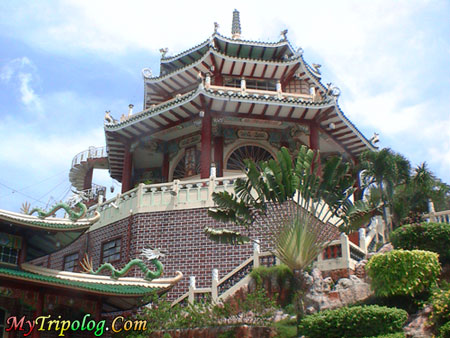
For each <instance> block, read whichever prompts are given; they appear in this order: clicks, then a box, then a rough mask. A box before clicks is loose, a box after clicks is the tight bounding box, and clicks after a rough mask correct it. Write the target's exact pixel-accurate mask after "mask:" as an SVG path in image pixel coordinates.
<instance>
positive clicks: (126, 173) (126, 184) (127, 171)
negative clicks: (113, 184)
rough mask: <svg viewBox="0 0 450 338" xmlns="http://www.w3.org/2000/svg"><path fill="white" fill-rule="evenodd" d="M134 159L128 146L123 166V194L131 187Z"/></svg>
mask: <svg viewBox="0 0 450 338" xmlns="http://www.w3.org/2000/svg"><path fill="white" fill-rule="evenodd" d="M132 159H133V155H132V154H131V152H130V148H129V147H128V146H126V147H125V155H124V158H123V167H122V194H123V193H124V192H127V191H128V190H130V189H131V169H132V163H131V162H132Z"/></svg>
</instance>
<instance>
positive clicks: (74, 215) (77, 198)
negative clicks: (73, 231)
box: [22, 191, 87, 222]
mask: <svg viewBox="0 0 450 338" xmlns="http://www.w3.org/2000/svg"><path fill="white" fill-rule="evenodd" d="M83 201H87V197H86V196H84V194H83V193H82V192H75V191H74V194H73V196H72V197H71V198H70V199H69V200H68V201H67V203H64V202H60V203H58V204H56V205H54V206H53V207H52V208H51V209H50V210H49V211H45V210H42V209H41V208H33V209H32V210H31V211H29V212H27V211H28V210H27V209H28V208H29V207H26V206H25V207H24V206H23V207H22V209H23V210H24V211H25V213H26V214H28V215H32V214H33V213H35V212H37V216H38V217H39V218H41V219H44V218H47V217H50V216H52V215H54V214H55V213H56V212H57V211H58V210H60V209H64V210H65V212H66V213H67V215H68V216H69V218H70V220H72V221H74V222H75V221H77V220H79V219H80V218H83V217H84V216H86V212H87V207H86V204H84V203H83Z"/></svg>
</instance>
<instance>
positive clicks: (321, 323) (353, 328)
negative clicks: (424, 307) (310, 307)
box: [299, 305, 408, 338]
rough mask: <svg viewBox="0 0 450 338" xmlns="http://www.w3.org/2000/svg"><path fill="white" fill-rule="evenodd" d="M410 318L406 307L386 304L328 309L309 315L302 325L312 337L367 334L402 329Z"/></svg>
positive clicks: (329, 337) (392, 331)
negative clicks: (401, 308)
mask: <svg viewBox="0 0 450 338" xmlns="http://www.w3.org/2000/svg"><path fill="white" fill-rule="evenodd" d="M407 319H408V314H407V313H406V311H404V310H400V309H397V308H389V307H385V306H378V305H369V306H353V307H343V308H340V309H336V310H326V311H322V312H318V313H315V314H312V315H310V316H306V317H304V318H303V319H302V321H301V322H300V325H299V329H300V333H301V334H302V335H305V336H306V337H308V338H322V337H324V333H326V337H327V338H343V337H367V336H368V335H372V336H377V335H382V334H387V333H397V332H399V331H401V330H402V328H403V325H404V324H405V322H406V320H407Z"/></svg>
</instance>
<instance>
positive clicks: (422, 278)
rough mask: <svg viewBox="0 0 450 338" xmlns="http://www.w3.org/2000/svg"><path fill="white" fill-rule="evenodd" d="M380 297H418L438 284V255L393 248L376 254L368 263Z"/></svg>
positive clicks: (368, 268) (375, 288) (370, 275)
mask: <svg viewBox="0 0 450 338" xmlns="http://www.w3.org/2000/svg"><path fill="white" fill-rule="evenodd" d="M366 269H367V273H368V275H369V277H370V278H371V279H372V288H373V289H374V291H375V294H376V295H377V296H379V297H380V296H381V297H389V296H397V295H398V296H401V295H407V296H414V295H416V294H418V293H421V292H423V291H427V290H429V289H430V287H431V286H433V285H435V284H436V281H437V278H438V276H439V273H440V271H441V266H440V264H439V260H438V255H437V254H436V253H434V252H429V251H421V250H412V251H406V250H393V251H390V252H387V253H385V254H378V255H375V256H373V257H372V258H371V259H370V260H369V262H368V263H367V265H366Z"/></svg>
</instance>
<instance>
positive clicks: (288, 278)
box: [250, 264, 298, 311]
mask: <svg viewBox="0 0 450 338" xmlns="http://www.w3.org/2000/svg"><path fill="white" fill-rule="evenodd" d="M250 276H251V277H252V278H253V280H254V281H255V282H256V285H258V286H260V287H261V286H264V287H266V288H267V292H268V295H269V296H271V295H273V294H274V292H276V293H277V297H276V298H277V302H278V304H280V305H281V306H289V304H292V302H293V297H294V296H295V294H296V292H297V290H298V281H297V280H296V279H295V276H294V274H293V273H292V270H291V269H290V268H289V267H288V266H287V265H285V264H280V265H274V266H270V267H266V266H260V267H257V268H255V269H253V270H252V272H251V273H250ZM289 311H290V309H289Z"/></svg>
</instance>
